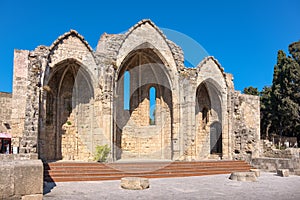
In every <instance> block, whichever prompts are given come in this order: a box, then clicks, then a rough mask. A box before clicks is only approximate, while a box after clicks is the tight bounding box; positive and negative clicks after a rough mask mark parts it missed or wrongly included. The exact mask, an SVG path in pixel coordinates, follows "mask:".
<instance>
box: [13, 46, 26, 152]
mask: <svg viewBox="0 0 300 200" xmlns="http://www.w3.org/2000/svg"><path fill="white" fill-rule="evenodd" d="M28 55H29V51H25V50H15V51H14V76H13V94H12V114H11V122H12V127H11V128H12V145H13V146H15V147H19V145H20V144H19V143H20V139H21V138H22V136H23V132H24V122H25V109H26V108H25V107H26V91H27V85H28V80H27V75H28V64H29V60H28Z"/></svg>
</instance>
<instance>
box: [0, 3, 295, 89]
mask: <svg viewBox="0 0 300 200" xmlns="http://www.w3.org/2000/svg"><path fill="white" fill-rule="evenodd" d="M141 19H151V20H152V21H153V22H154V23H155V24H156V25H157V26H158V27H161V28H167V29H171V30H175V31H178V32H180V33H183V34H185V35H187V36H189V37H190V38H193V39H194V40H195V41H197V42H198V43H199V44H200V45H202V46H203V47H204V49H205V50H206V51H207V52H208V53H209V55H212V56H214V57H215V58H216V59H217V60H218V61H219V62H220V64H221V65H222V66H223V67H224V68H225V72H227V73H232V74H233V76H234V84H235V87H236V89H237V90H243V88H244V87H247V86H254V87H258V88H259V90H261V89H262V88H263V86H265V85H270V84H271V82H272V76H273V67H274V65H275V63H276V56H277V51H278V50H279V49H282V50H284V51H285V52H287V49H288V45H289V44H290V43H292V42H295V41H298V40H300V1H298V0H282V1H279V0H259V1H258V0H253V1H242V0H240V1H239V0H235V1H232V0H226V1H222V0H220V1H211V0H206V1H201V0H198V1H197V0H195V1H189V0H185V1H179V0H178V1H175V0H172V1H163V0H159V1H158V0H151V1H125V0H123V1H116V0H105V1H96V0H95V1H89V0H85V1H76V0H71V1H69V0H65V1H64V0H51V1H42V0H41V1H38V0H27V1H24V0H18V1H15V0H0V40H1V43H0V91H5V92H11V91H12V73H13V51H14V49H28V50H33V49H34V48H35V47H36V46H38V45H47V46H50V45H51V44H52V42H53V41H54V40H56V39H57V37H59V36H60V35H62V34H63V33H65V32H67V31H69V30H70V29H75V30H77V31H78V32H79V33H80V34H81V35H83V36H84V37H85V39H86V40H87V41H88V42H89V44H90V45H91V46H92V47H93V48H95V47H96V45H97V41H98V39H99V38H100V35H101V34H102V33H104V32H107V33H120V32H124V31H126V30H128V29H129V28H130V27H131V26H133V25H134V24H136V23H137V22H138V21H140V20H141ZM166 35H167V37H168V34H166ZM184 50H185V49H184ZM189 51H191V49H189Z"/></svg>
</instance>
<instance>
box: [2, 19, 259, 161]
mask: <svg viewBox="0 0 300 200" xmlns="http://www.w3.org/2000/svg"><path fill="white" fill-rule="evenodd" d="M0 99H1V101H2V100H3V102H6V103H2V104H1V108H0V111H1V119H0V120H1V121H0V122H1V123H6V124H9V127H10V128H8V129H7V130H6V132H9V133H11V134H12V145H13V146H14V147H19V151H20V153H38V156H39V158H41V159H42V160H84V161H88V160H92V159H93V156H94V153H95V148H96V146H97V145H106V144H107V145H108V146H109V147H110V150H111V152H110V155H109V161H110V162H114V161H118V160H187V161H192V160H205V159H247V158H253V157H258V156H259V149H260V148H259V144H260V110H259V98H258V97H256V96H251V95H245V94H241V93H240V92H239V91H235V89H234V85H233V76H232V75H231V74H228V73H225V72H224V69H223V68H222V67H221V65H220V63H219V62H218V61H217V60H216V59H215V58H213V57H211V56H210V57H206V58H204V59H203V60H202V61H201V62H200V63H199V64H198V65H197V67H195V68H187V67H185V66H184V54H183V51H182V49H181V48H180V47H179V46H178V45H176V44H175V43H174V42H172V41H170V40H168V39H167V37H166V36H165V35H164V33H163V32H162V31H161V30H160V29H159V28H158V27H157V26H156V25H155V24H154V23H153V22H152V21H150V20H142V21H140V22H139V23H137V24H136V25H134V26H133V27H131V28H130V29H129V30H128V31H127V32H126V33H124V34H106V33H104V34H102V36H101V37H100V39H99V42H98V45H97V48H96V49H95V50H93V49H92V48H91V47H90V45H89V43H88V42H87V41H86V40H85V39H84V37H83V36H81V35H80V34H79V33H77V32H76V31H75V30H71V31H69V32H67V33H65V34H63V35H61V36H60V37H58V39H57V40H55V41H54V42H53V43H52V45H51V46H49V47H48V46H38V47H37V48H36V49H35V50H33V51H28V50H15V52H14V76H13V93H12V95H7V94H5V95H4V94H3V93H1V96H0ZM4 109H6V112H4V111H3V110H4ZM8 111H9V112H8ZM4 117H5V118H4ZM3 129H5V128H3Z"/></svg>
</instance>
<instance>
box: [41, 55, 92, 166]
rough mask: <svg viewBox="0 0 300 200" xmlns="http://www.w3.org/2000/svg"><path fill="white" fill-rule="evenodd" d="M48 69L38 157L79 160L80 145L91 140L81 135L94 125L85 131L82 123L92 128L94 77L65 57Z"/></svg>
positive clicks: (77, 63)
mask: <svg viewBox="0 0 300 200" xmlns="http://www.w3.org/2000/svg"><path fill="white" fill-rule="evenodd" d="M47 70H48V71H47V74H46V76H45V77H44V85H43V94H42V100H41V106H40V108H41V110H40V112H41V115H40V118H41V120H40V123H41V124H40V130H39V148H38V149H39V152H38V153H39V157H40V158H41V159H43V160H60V159H65V160H77V159H78V158H79V154H81V152H80V150H79V147H78V146H79V145H80V144H81V143H83V145H85V144H87V143H88V142H89V141H87V140H86V139H85V138H82V136H83V135H86V134H88V132H90V131H91V128H89V129H90V130H83V129H80V126H79V124H81V125H82V124H83V125H86V126H89V127H92V126H91V124H89V125H87V123H89V122H87V121H89V120H91V119H92V115H91V114H90V113H88V114H87V112H90V111H92V112H93V99H94V87H93V80H92V77H91V76H90V73H89V72H88V70H87V68H86V67H85V66H83V65H82V64H81V63H80V62H78V61H77V60H75V59H66V60H64V61H62V62H60V63H58V64H56V65H55V66H54V67H52V68H50V67H48V69H47ZM87 110H89V111H87ZM84 113H85V114H84ZM84 115H85V116H84ZM80 137H81V138H80ZM79 141H80V142H81V143H80V142H79Z"/></svg>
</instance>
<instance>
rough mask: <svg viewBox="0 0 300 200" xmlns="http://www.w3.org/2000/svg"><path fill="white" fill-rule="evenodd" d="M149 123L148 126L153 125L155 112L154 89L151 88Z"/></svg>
mask: <svg viewBox="0 0 300 200" xmlns="http://www.w3.org/2000/svg"><path fill="white" fill-rule="evenodd" d="M149 101H150V106H149V123H150V125H155V111H156V89H155V87H151V88H150V89H149Z"/></svg>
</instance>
